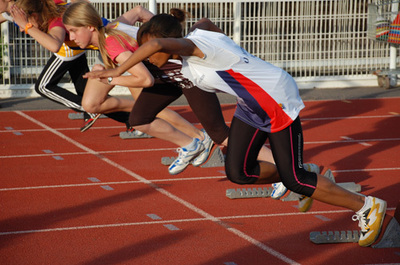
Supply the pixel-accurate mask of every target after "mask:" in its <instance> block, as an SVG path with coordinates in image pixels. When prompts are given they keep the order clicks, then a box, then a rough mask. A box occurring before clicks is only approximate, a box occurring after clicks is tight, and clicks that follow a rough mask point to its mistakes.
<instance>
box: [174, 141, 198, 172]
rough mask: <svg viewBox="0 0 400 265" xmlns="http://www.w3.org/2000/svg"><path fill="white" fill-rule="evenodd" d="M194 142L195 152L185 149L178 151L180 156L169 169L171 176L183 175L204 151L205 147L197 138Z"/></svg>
mask: <svg viewBox="0 0 400 265" xmlns="http://www.w3.org/2000/svg"><path fill="white" fill-rule="evenodd" d="M194 140H195V148H194V149H193V150H187V149H186V148H185V147H182V148H178V149H176V150H177V151H178V153H179V155H178V157H177V158H176V159H175V160H174V162H172V164H171V165H170V166H169V167H168V171H169V174H171V175H176V174H179V173H181V172H182V171H183V170H185V168H186V167H187V166H188V165H189V163H190V162H191V161H192V160H193V159H194V158H195V157H197V156H198V155H199V154H201V152H203V151H204V146H203V144H202V143H201V142H200V140H199V139H197V138H195V139H194Z"/></svg>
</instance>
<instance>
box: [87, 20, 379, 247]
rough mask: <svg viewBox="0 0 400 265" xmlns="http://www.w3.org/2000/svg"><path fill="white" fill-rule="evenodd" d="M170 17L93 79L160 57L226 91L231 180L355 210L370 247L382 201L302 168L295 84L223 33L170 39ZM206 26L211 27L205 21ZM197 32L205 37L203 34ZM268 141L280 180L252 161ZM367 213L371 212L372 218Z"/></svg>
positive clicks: (202, 84)
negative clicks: (279, 186) (278, 187)
mask: <svg viewBox="0 0 400 265" xmlns="http://www.w3.org/2000/svg"><path fill="white" fill-rule="evenodd" d="M168 16H171V15H168V14H159V15H156V16H154V17H153V18H152V19H150V21H149V22H147V23H150V26H147V27H151V26H152V27H153V33H152V34H147V35H143V36H141V38H138V42H139V44H141V46H140V47H139V49H137V50H136V52H135V53H134V54H132V55H131V56H130V58H128V59H127V60H126V61H125V63H124V64H122V65H121V66H120V67H119V68H115V69H112V70H109V71H102V72H99V73H93V72H92V74H91V75H90V77H91V78H96V77H97V78H98V77H107V76H118V75H121V74H122V73H123V72H124V71H126V69H128V68H130V67H132V65H135V64H137V63H139V62H141V61H143V60H146V59H149V60H150V61H153V60H156V59H157V58H158V57H162V56H164V55H165V54H171V55H173V56H174V57H176V58H178V57H179V56H180V58H181V59H182V61H183V66H182V73H183V74H184V75H185V76H186V77H187V78H188V79H190V80H191V81H192V82H193V84H194V85H196V86H198V87H199V88H200V89H204V90H206V91H223V92H226V93H229V94H231V95H234V96H236V97H237V99H238V103H237V111H236V113H235V115H234V117H233V119H232V124H231V127H230V131H229V137H228V149H227V155H226V161H225V172H226V175H227V177H228V179H229V180H231V181H232V182H235V183H238V184H254V183H272V182H276V181H277V180H279V178H280V179H281V180H282V182H283V184H284V185H285V186H286V187H287V188H288V189H290V190H292V191H294V192H296V193H299V194H302V195H305V196H309V197H312V198H313V199H316V200H319V201H322V202H325V203H328V204H331V205H335V206H341V207H344V208H347V209H351V210H353V211H355V212H356V213H355V215H354V216H353V220H355V221H359V226H360V228H361V236H360V240H359V245H361V246H369V245H371V244H372V243H373V242H375V240H376V239H377V238H378V236H379V231H380V229H381V227H382V223H383V219H384V217H385V212H386V202H385V201H384V200H381V199H379V198H376V197H372V196H368V197H365V196H364V195H362V194H359V193H352V192H350V191H348V190H345V189H343V188H341V187H340V186H338V185H336V184H335V183H334V182H332V181H330V180H329V179H327V178H325V177H323V176H322V175H319V174H316V173H313V172H308V171H306V170H305V169H304V167H303V132H302V126H301V122H300V118H299V112H300V110H301V109H302V108H304V104H303V102H302V100H301V99H300V96H299V92H298V88H297V86H296V84H295V82H294V80H293V78H292V77H291V76H290V75H289V74H288V73H286V72H285V71H283V70H282V69H279V68H278V67H275V66H273V65H271V64H269V63H267V62H264V61H262V60H260V59H257V58H255V57H254V56H251V55H250V54H249V53H248V52H246V51H245V50H243V49H242V48H240V47H239V46H238V45H236V44H235V43H234V42H233V41H231V40H230V39H229V37H227V36H226V35H225V34H223V33H214V32H207V31H203V30H197V31H195V32H194V33H192V34H190V35H189V36H187V37H186V38H180V37H176V36H173V35H169V34H168V33H169V32H170V30H171V28H172V27H178V26H179V23H181V22H182V21H181V20H179V17H177V19H176V22H177V23H175V24H174V22H173V21H170V23H166V17H168ZM203 20H204V22H208V23H211V21H209V20H208V19H203ZM211 24H212V23H211ZM143 26H144V25H143ZM214 27H216V26H215V25H214ZM199 28H201V29H206V30H208V29H207V27H204V28H203V27H199ZM211 28H212V27H210V29H211ZM139 32H140V30H139ZM149 32H151V31H149ZM156 33H158V34H156ZM160 35H161V38H160ZM167 58H168V57H167ZM267 139H269V143H270V145H271V150H272V153H273V156H274V159H275V163H276V166H277V168H278V172H279V175H278V176H276V175H273V174H271V172H270V171H268V170H267V168H268V165H267V163H265V162H262V161H257V155H258V153H259V151H260V149H261V147H262V146H264V144H265V142H266V140H267ZM277 178H278V179H277ZM371 212H374V216H373V217H374V218H372V219H370V213H371Z"/></svg>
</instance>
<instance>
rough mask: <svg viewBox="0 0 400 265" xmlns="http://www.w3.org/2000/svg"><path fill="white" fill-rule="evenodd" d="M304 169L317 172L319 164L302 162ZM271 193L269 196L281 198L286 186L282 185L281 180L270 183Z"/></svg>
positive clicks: (276, 198)
mask: <svg viewBox="0 0 400 265" xmlns="http://www.w3.org/2000/svg"><path fill="white" fill-rule="evenodd" d="M303 166H304V169H305V170H307V171H310V172H315V173H317V174H319V166H318V165H316V164H303ZM272 188H273V190H272V193H271V198H272V199H275V200H278V199H280V198H282V197H283V196H284V195H285V194H286V192H287V188H286V187H285V185H283V183H282V182H277V183H274V184H272Z"/></svg>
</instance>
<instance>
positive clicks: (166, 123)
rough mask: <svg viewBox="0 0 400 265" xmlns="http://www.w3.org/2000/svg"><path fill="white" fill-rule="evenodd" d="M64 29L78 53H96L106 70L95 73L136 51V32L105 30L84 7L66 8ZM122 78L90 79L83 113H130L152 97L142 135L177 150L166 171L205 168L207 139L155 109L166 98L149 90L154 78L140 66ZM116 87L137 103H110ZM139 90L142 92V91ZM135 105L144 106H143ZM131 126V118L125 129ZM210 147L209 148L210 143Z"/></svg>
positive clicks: (87, 6) (113, 25) (128, 28)
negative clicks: (80, 50) (191, 165)
mask: <svg viewBox="0 0 400 265" xmlns="http://www.w3.org/2000/svg"><path fill="white" fill-rule="evenodd" d="M63 23H64V24H65V26H66V28H67V30H68V31H69V34H70V38H71V40H74V41H75V42H76V43H77V44H78V45H79V47H80V48H85V47H87V46H89V45H93V46H95V47H98V48H99V50H100V53H101V57H102V58H103V62H104V64H105V66H102V65H95V67H94V68H93V69H94V70H97V69H105V68H108V69H109V68H115V67H116V66H117V65H118V64H122V63H123V62H124V61H125V60H126V59H127V58H129V56H130V55H131V54H133V53H134V52H135V51H136V49H137V48H138V44H137V42H136V39H135V38H134V37H136V32H137V28H136V27H132V26H128V25H125V24H123V23H110V24H109V25H107V26H106V27H104V26H103V24H102V21H101V17H100V15H99V14H98V12H97V10H96V9H95V8H94V6H93V5H91V4H89V3H87V2H77V3H74V4H71V5H70V7H68V9H67V10H66V12H65V13H64V16H63ZM127 72H128V74H127V75H124V76H120V77H116V78H101V79H99V80H97V79H90V80H89V81H88V83H87V86H86V88H85V93H84V96H83V103H82V104H83V106H84V108H85V109H86V110H88V111H93V112H96V113H107V112H108V111H118V110H119V111H121V110H123V111H127V110H129V111H130V110H131V109H132V107H133V105H136V103H137V101H139V100H140V99H141V98H142V94H147V93H149V94H152V95H153V96H152V97H151V99H150V100H149V101H146V102H145V103H146V112H144V113H142V114H143V115H146V114H147V112H151V114H150V115H149V116H151V118H150V119H151V121H150V122H149V123H150V124H151V125H150V126H149V127H148V128H147V130H146V131H144V132H146V133H148V134H150V135H151V136H154V137H157V138H160V139H163V140H167V141H170V142H172V143H174V144H176V145H178V146H180V148H178V152H179V156H178V158H176V159H175V161H174V162H173V163H172V164H171V166H170V167H169V173H170V174H178V173H180V172H182V171H183V170H184V169H185V168H186V167H187V166H188V165H189V163H192V162H194V161H196V163H198V164H194V165H200V164H202V163H203V162H205V161H206V160H207V158H208V155H209V153H210V150H211V148H206V147H205V146H204V144H203V143H202V141H201V139H204V138H205V137H206V134H203V133H202V132H201V131H200V130H199V129H197V128H196V127H194V126H193V125H192V124H191V123H189V122H188V121H186V120H185V119H183V118H182V117H181V116H180V115H179V114H177V113H176V112H174V111H172V110H170V109H168V108H165V107H164V106H160V104H159V97H161V98H162V97H163V94H164V93H169V91H168V89H163V91H164V92H163V91H162V90H161V89H160V88H159V87H157V86H153V85H154V78H153V76H152V75H151V73H150V72H149V71H148V70H147V68H146V66H145V65H144V64H143V63H139V64H136V65H135V66H134V67H132V68H130V69H128V70H127ZM115 85H119V86H125V87H128V88H129V90H130V91H131V93H132V96H133V98H134V99H135V101H136V100H137V101H136V102H135V103H134V104H133V102H134V101H132V100H122V99H118V98H115V97H110V96H109V95H108V93H109V92H110V91H111V89H112V88H113V87H114V86H115ZM142 87H144V88H143V89H142ZM140 101H141V102H143V100H140ZM153 112H155V113H156V115H157V117H156V116H155V115H154V117H153ZM134 116H135V117H136V116H138V115H134ZM146 117H148V116H146ZM132 120H133V117H132V115H131V117H130V123H131V121H132ZM131 125H133V124H131ZM135 125H136V124H135ZM134 127H135V129H138V130H139V131H143V130H141V129H140V128H137V127H136V126H134ZM208 139H209V138H208ZM210 142H211V143H212V141H211V140H210Z"/></svg>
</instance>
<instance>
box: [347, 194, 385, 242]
mask: <svg viewBox="0 0 400 265" xmlns="http://www.w3.org/2000/svg"><path fill="white" fill-rule="evenodd" d="M386 205H387V204H386V202H385V201H384V200H381V199H378V198H375V197H371V196H368V197H365V204H364V206H363V207H362V208H361V209H360V210H359V211H358V212H356V214H355V215H353V218H352V219H353V221H358V226H359V227H360V228H361V235H360V239H359V240H358V244H359V245H360V246H362V247H368V246H370V245H371V244H372V243H374V242H375V240H376V239H377V238H378V236H379V233H380V231H381V228H382V223H383V219H384V218H385V213H386Z"/></svg>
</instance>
